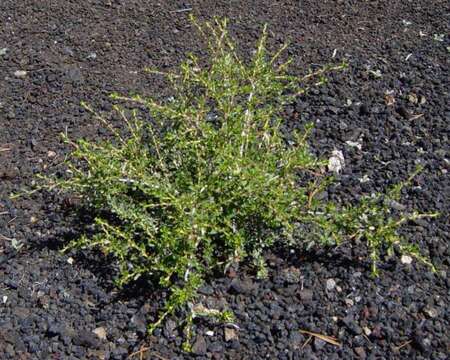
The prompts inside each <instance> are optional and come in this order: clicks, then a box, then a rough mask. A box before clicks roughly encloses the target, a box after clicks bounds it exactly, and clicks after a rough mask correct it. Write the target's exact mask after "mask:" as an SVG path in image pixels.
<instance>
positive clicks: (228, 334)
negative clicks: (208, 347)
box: [225, 327, 238, 342]
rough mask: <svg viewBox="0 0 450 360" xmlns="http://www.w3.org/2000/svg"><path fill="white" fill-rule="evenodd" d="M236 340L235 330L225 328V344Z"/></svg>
mask: <svg viewBox="0 0 450 360" xmlns="http://www.w3.org/2000/svg"><path fill="white" fill-rule="evenodd" d="M237 338H238V333H237V331H236V330H235V329H232V328H228V327H226V328H225V341H226V342H228V341H231V340H234V339H237Z"/></svg>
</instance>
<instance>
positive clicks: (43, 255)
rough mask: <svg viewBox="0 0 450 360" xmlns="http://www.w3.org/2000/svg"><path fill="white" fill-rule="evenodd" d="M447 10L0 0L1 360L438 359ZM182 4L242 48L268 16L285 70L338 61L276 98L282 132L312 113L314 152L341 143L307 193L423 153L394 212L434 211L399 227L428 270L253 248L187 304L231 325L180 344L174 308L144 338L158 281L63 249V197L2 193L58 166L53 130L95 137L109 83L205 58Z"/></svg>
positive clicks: (443, 352)
mask: <svg viewBox="0 0 450 360" xmlns="http://www.w3.org/2000/svg"><path fill="white" fill-rule="evenodd" d="M448 10H449V7H448V1H446V0H442V1H439V0H427V1H405V0H389V1H381V0H379V1H376V0H373V1H355V0H333V1H331V0H328V1H327V0H322V1H316V0H301V1H288V0H283V1H274V0H270V1H269V0H258V1H256V0H253V1H208V0H204V1H195V0H192V1H190V2H188V3H187V2H183V1H160V2H158V1H149V0H110V1H108V0H52V1H50V0H42V1H33V0H1V2H0V24H1V26H0V359H126V358H135V359H188V358H198V359H262V358H268V359H351V358H355V359H397V358H404V359H446V358H447V356H448V354H449V353H450V340H449V332H450V328H449V321H450V319H449V306H448V304H449V289H450V280H449V276H448V272H449V247H448V241H449V228H450V226H449V218H448V215H449V208H450V205H449V198H450V196H449V194H450V179H449V174H448V171H449V161H450V160H449V159H450V154H449V139H448V137H449V134H450V131H449V130H450V129H449V128H450V109H449V103H450V101H449V82H448V80H449V76H448V68H449V56H450V53H449V51H450V50H449V46H450V43H449V37H448V33H449V31H448V30H449V29H448V22H449V20H450V19H449V12H448ZM190 13H193V14H195V15H196V16H197V17H198V18H199V19H200V20H204V19H210V18H211V17H212V16H214V15H218V16H226V17H228V18H229V19H230V28H231V32H232V34H233V35H235V36H236V37H237V38H238V39H239V41H240V44H241V46H242V52H243V53H244V54H245V53H247V54H248V53H250V51H251V50H252V49H253V46H254V42H255V40H256V39H257V37H258V36H259V34H260V31H261V28H262V25H263V23H265V22H267V23H268V24H269V29H270V37H269V42H270V46H271V47H273V48H276V47H277V46H279V45H280V44H282V43H284V42H289V43H290V45H289V48H288V53H289V55H290V56H291V57H292V58H293V60H294V61H293V72H295V73H298V74H304V73H306V71H307V69H308V67H312V68H313V69H314V68H317V67H319V66H322V65H325V64H329V63H338V62H340V61H342V60H346V61H347V62H348V63H349V69H348V70H347V71H345V72H340V73H335V74H332V75H331V76H330V77H329V82H328V84H326V85H324V86H322V87H320V88H317V89H315V90H313V91H311V92H310V93H309V94H308V95H305V96H303V97H302V98H300V99H299V100H298V102H297V103H296V104H292V105H291V106H289V107H288V108H287V109H286V133H287V134H288V133H289V131H290V130H292V129H294V128H297V127H302V126H303V125H304V124H306V123H307V122H313V123H314V124H315V130H314V132H313V135H312V138H311V146H312V148H313V149H314V151H315V152H316V153H318V154H320V155H322V156H330V154H331V152H332V151H333V150H335V149H336V150H340V151H342V153H343V155H344V158H345V167H344V169H343V171H342V173H341V174H340V176H339V177H338V181H337V183H336V184H335V185H333V186H332V187H331V188H330V189H329V191H328V192H326V193H324V194H323V196H324V197H328V198H330V199H335V200H337V201H342V202H348V201H350V202H351V201H355V199H357V198H358V197H360V196H361V195H363V194H370V193H372V192H376V191H382V190H383V189H385V188H386V187H387V186H389V185H392V184H394V183H396V182H398V181H401V180H404V179H405V178H406V177H407V176H408V174H409V173H410V172H411V171H413V170H414V168H415V167H416V165H417V164H423V165H424V166H425V170H424V171H423V172H422V173H421V174H420V175H419V176H418V177H417V178H416V179H415V180H414V182H413V184H412V185H411V186H410V187H409V188H408V189H405V190H404V191H403V198H402V201H401V202H400V203H398V204H395V207H396V208H397V210H402V209H403V210H404V211H411V210H412V209H414V208H417V209H419V210H420V211H423V212H435V211H438V212H440V213H441V216H440V217H439V218H437V219H433V220H418V221H416V222H414V223H411V224H408V225H407V226H406V227H405V228H404V230H402V231H403V233H404V234H405V235H406V236H408V237H409V238H410V239H411V240H412V241H413V242H414V243H416V244H418V245H419V246H420V247H421V248H422V249H423V251H424V253H425V254H427V255H428V256H430V258H431V259H432V261H433V263H434V264H435V265H436V266H437V267H438V272H437V273H432V272H430V269H428V268H427V267H424V266H422V265H420V264H417V263H416V262H415V261H413V262H412V263H410V264H409V261H408V260H409V259H404V261H403V262H402V261H400V260H399V259H398V258H393V259H391V260H389V261H388V262H387V263H386V264H385V265H383V266H382V267H381V269H380V277H379V278H376V279H373V278H371V277H370V270H369V267H368V264H367V261H365V260H364V251H363V249H359V248H357V247H354V248H351V247H349V246H343V247H342V248H339V249H337V250H333V251H329V250H328V251H323V252H321V253H313V254H307V253H298V252H292V253H289V252H288V253H287V254H283V253H274V254H269V255H268V261H269V263H270V272H269V273H270V274H269V278H268V279H267V280H265V281H258V280H256V279H255V277H254V276H253V275H252V274H251V273H248V272H247V271H245V269H231V270H230V271H228V273H227V274H226V275H217V276H214V277H212V279H213V280H211V281H210V282H208V284H206V285H205V286H204V287H203V288H202V290H201V297H200V301H201V302H202V304H203V305H204V306H207V307H210V308H215V309H222V308H229V309H231V310H232V311H234V313H235V315H236V322H235V325H236V326H233V325H221V324H216V323H214V322H213V321H212V320H207V319H199V320H198V321H196V323H195V327H196V336H195V338H194V339H193V351H192V353H190V354H188V353H184V352H183V351H182V350H181V346H180V345H181V342H182V333H181V328H180V327H179V324H178V323H177V321H176V320H177V319H170V320H169V321H167V322H166V323H165V325H164V326H163V327H162V328H161V329H158V330H157V331H156V332H155V333H154V334H153V335H152V336H146V335H145V332H146V325H147V323H148V321H151V320H154V319H155V316H156V315H157V314H156V309H157V306H158V303H160V302H161V301H162V299H163V298H164V296H166V294H164V293H161V292H156V291H153V290H152V288H151V286H150V285H149V284H135V285H134V286H130V287H129V288H127V289H126V290H124V291H119V290H118V289H117V288H115V287H114V285H113V282H112V279H113V274H114V271H115V269H114V266H113V263H112V262H111V261H109V259H104V258H102V257H101V256H99V255H98V254H96V253H95V252H87V251H85V252H83V251H79V252H72V253H69V254H66V255H62V254H61V252H60V251H59V250H60V248H61V243H64V242H65V241H67V240H68V239H70V238H72V237H73V236H76V234H77V223H78V222H79V221H81V220H79V219H77V218H76V217H74V216H73V215H71V212H70V211H68V210H70V207H71V205H72V203H73V199H62V198H61V195H58V194H55V193H48V192H37V193H34V194H32V195H30V196H29V197H23V198H19V199H17V200H14V201H12V200H10V199H9V194H10V193H12V192H17V191H20V190H21V189H23V188H25V187H30V186H31V185H32V182H33V177H34V175H35V174H36V173H41V172H44V173H45V172H55V171H62V170H61V169H59V167H58V164H60V163H61V161H62V160H63V159H64V156H65V154H67V153H68V151H70V149H69V147H68V146H67V145H66V144H64V143H63V142H62V141H61V137H60V136H59V134H60V133H61V132H67V133H68V135H69V136H70V137H71V138H72V139H75V138H78V137H88V138H91V139H92V138H104V137H106V136H108V134H107V132H106V131H105V130H104V129H102V128H101V126H100V125H99V123H98V120H96V119H94V117H93V116H92V115H91V114H89V113H87V112H86V111H84V110H83V108H82V107H81V106H80V101H82V100H84V101H87V102H89V103H90V104H91V106H92V107H93V108H95V109H97V110H98V111H99V113H100V114H103V115H104V116H106V117H110V116H112V115H111V114H112V103H111V101H110V100H109V98H108V94H109V93H111V92H113V91H115V92H119V93H131V92H132V93H135V92H138V93H141V94H158V95H160V96H165V94H166V93H167V89H166V88H165V87H163V84H162V82H161V81H160V80H159V79H154V78H152V77H151V76H150V75H147V74H146V73H145V72H144V68H145V67H147V66H153V67H157V68H162V69H170V68H173V67H175V66H176V65H177V64H179V62H180V61H181V60H182V59H183V56H184V54H186V53H187V52H189V51H192V52H195V53H197V54H199V55H202V54H204V48H203V44H202V42H201V41H199V40H198V37H197V36H196V35H195V31H194V29H193V27H192V26H191V25H190V23H189V20H188V15H189V14H190ZM13 239H15V240H13ZM21 244H22V248H21V249H20V250H19V251H18V252H17V251H16V250H15V249H16V248H18V246H20V245H21ZM300 330H302V331H300ZM304 331H309V332H314V333H318V334H322V335H327V336H332V337H335V338H336V339H337V341H338V342H340V343H341V344H342V346H340V347H338V346H335V345H333V344H330V343H328V342H326V341H324V340H323V339H321V338H319V337H316V336H311V335H309V333H307V332H304ZM139 351H140V352H139ZM136 352H139V353H136ZM133 353H134V354H133Z"/></svg>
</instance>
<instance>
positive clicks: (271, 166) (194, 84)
mask: <svg viewBox="0 0 450 360" xmlns="http://www.w3.org/2000/svg"><path fill="white" fill-rule="evenodd" d="M194 23H195V22H194ZM195 24H196V23H195ZM196 26H197V28H198V30H199V32H200V34H202V35H203V37H204V38H205V39H206V40H207V48H208V50H209V55H210V56H209V57H208V58H207V59H198V58H197V57H196V56H194V55H189V56H188V58H187V60H186V61H185V62H183V63H182V64H181V66H180V68H179V71H178V72H176V73H167V74H163V73H160V72H157V71H151V72H153V73H156V74H161V75H163V76H165V77H166V78H167V80H168V83H169V84H170V86H171V88H172V90H173V94H174V96H173V97H172V98H171V99H168V100H166V101H162V102H158V101H156V100H154V99H152V98H143V97H141V96H132V97H123V96H120V95H117V94H115V95H113V98H114V99H116V100H118V101H124V100H125V101H129V102H130V101H131V102H132V103H136V106H142V105H144V106H145V107H146V108H147V109H148V111H149V113H150V116H149V117H148V118H147V119H141V118H140V116H138V113H137V112H136V111H135V112H134V113H133V116H125V112H124V111H123V110H122V109H121V108H120V107H119V106H116V110H117V111H118V113H119V114H121V115H122V117H123V120H124V122H125V124H126V128H127V130H128V133H127V134H126V135H124V134H123V133H120V132H118V131H117V130H116V129H115V128H113V127H112V126H111V125H110V124H109V123H108V122H106V121H105V120H102V121H104V122H105V125H106V126H108V128H109V129H110V130H111V132H112V134H113V140H105V141H100V142H91V141H86V140H83V139H81V140H78V141H76V142H72V141H71V140H70V139H68V138H67V136H65V140H66V141H67V142H68V143H70V144H72V145H73V146H74V148H75V149H74V151H73V152H72V154H71V157H70V158H69V159H68V160H67V167H68V169H69V170H68V171H69V174H70V176H69V177H68V178H66V179H57V178H52V179H49V183H47V185H46V186H47V187H51V188H54V187H56V188H60V189H64V190H66V191H68V192H70V193H75V194H77V195H80V196H81V197H82V199H83V202H84V204H86V205H87V206H89V207H91V208H92V209H94V210H95V211H96V214H97V217H96V219H95V228H96V232H95V234H93V235H84V236H82V237H81V238H79V239H77V240H76V241H75V242H73V243H71V244H70V245H69V247H77V248H80V247H98V248H100V249H101V250H102V251H103V252H104V253H105V254H112V255H113V256H114V257H115V259H117V262H118V265H119V267H120V276H119V278H118V284H119V285H123V284H126V283H128V282H130V281H134V280H136V279H138V278H139V277H140V276H143V275H145V276H150V277H151V278H152V279H154V280H155V281H157V283H159V285H160V286H162V287H164V288H167V289H169V290H170V296H169V298H168V299H167V301H166V304H165V308H164V309H161V310H162V313H161V314H160V316H159V319H158V320H157V321H156V322H155V323H154V324H153V325H152V326H151V329H153V328H154V327H155V326H158V325H159V324H161V322H162V321H163V319H164V318H165V317H166V316H167V315H170V314H173V313H174V311H176V310H177V309H183V308H185V307H186V305H187V304H188V303H189V302H192V301H193V300H194V299H195V296H196V294H197V289H198V288H199V286H201V284H202V283H203V281H204V280H205V278H206V277H208V275H209V274H211V272H212V271H213V270H214V269H222V270H223V269H224V268H226V267H227V266H228V265H230V264H232V263H235V262H241V261H244V260H245V261H247V262H249V263H253V264H254V265H255V267H256V269H257V272H258V275H259V276H262V277H263V276H265V275H266V269H265V262H264V257H263V255H264V252H265V250H266V249H268V248H270V247H272V246H273V245H274V244H275V243H277V245H281V246H285V247H295V248H301V247H303V246H335V245H338V244H340V243H342V242H343V241H356V240H360V241H365V242H366V244H367V249H368V256H369V258H370V260H371V262H372V269H373V272H374V273H376V266H377V263H378V262H379V261H380V259H381V257H380V254H381V253H382V251H383V250H384V249H386V248H387V249H388V250H389V251H392V250H393V249H394V246H397V245H398V246H397V248H398V250H399V251H400V253H411V254H412V255H414V256H415V257H417V258H419V259H421V260H423V261H426V259H425V258H424V257H422V256H420V254H419V252H418V251H417V249H415V248H413V247H411V246H410V245H408V243H407V242H406V241H405V240H404V239H402V238H400V237H399V235H398V234H397V229H398V227H399V226H400V225H401V224H402V223H404V222H405V221H407V220H408V219H410V218H417V217H423V216H434V214H429V215H427V214H417V213H414V214H410V215H408V214H406V215H400V216H399V217H394V216H393V215H391V213H390V207H389V201H390V199H392V198H395V197H398V196H399V193H400V188H401V186H402V185H399V186H397V187H396V188H395V189H394V190H392V191H390V192H388V194H387V195H386V196H382V195H376V196H374V197H367V198H364V199H363V200H362V201H361V202H360V203H359V204H357V205H354V206H350V205H348V206H338V205H337V204H333V203H327V202H324V201H321V200H319V199H317V197H316V194H318V193H319V192H320V191H321V190H322V189H323V188H325V187H326V186H327V184H328V183H329V182H330V181H331V180H332V179H331V178H330V177H327V176H324V175H320V174H323V171H322V170H323V168H324V166H325V161H323V160H321V159H318V158H315V157H314V156H313V155H312V153H311V152H310V151H309V149H308V144H307V138H308V133H309V131H310V129H311V128H310V126H307V127H306V128H305V130H304V131H303V132H296V133H294V134H293V135H292V137H290V138H289V140H287V139H286V138H285V137H284V136H283V134H282V132H281V129H280V128H281V125H282V121H283V119H282V112H283V106H284V105H285V104H287V103H290V102H292V101H294V100H295V98H296V97H297V96H298V95H299V94H302V93H303V92H304V91H306V90H307V88H308V85H307V84H308V83H311V82H312V83H313V85H314V84H317V83H321V82H323V75H324V74H325V73H326V72H327V71H330V70H340V69H344V68H345V64H340V65H338V66H335V67H328V68H324V69H322V70H320V71H317V72H315V73H310V74H308V75H307V76H305V77H304V78H302V79H299V78H298V77H295V76H291V75H289V74H288V73H287V67H288V64H289V62H282V61H281V60H280V55H281V54H282V52H283V50H284V47H283V48H282V49H281V50H280V51H278V52H277V53H275V54H274V55H269V53H268V51H267V50H266V37H267V31H266V28H264V31H263V33H262V37H261V39H260V40H259V42H258V45H257V48H256V51H255V52H254V55H253V58H252V59H251V61H248V62H246V61H244V60H242V59H241V58H240V57H239V56H238V53H237V51H236V48H235V43H234V41H233V40H232V38H231V37H230V36H229V35H228V32H227V24H226V21H221V20H215V22H214V23H206V24H204V25H198V24H196ZM207 33H208V35H207ZM201 60H202V61H203V60H206V61H207V64H206V65H204V66H202V65H201ZM85 106H86V108H88V109H90V110H91V111H92V109H91V108H89V106H87V105H85ZM195 309H196V308H195V307H191V313H189V314H188V315H187V320H188V323H190V322H191V321H192V318H193V317H194V316H196V315H205V314H206V315H213V316H218V317H222V318H223V319H226V320H230V314H229V313H226V312H225V313H219V312H215V311H213V310H207V309H204V308H202V309H203V310H202V311H198V307H197V310H195Z"/></svg>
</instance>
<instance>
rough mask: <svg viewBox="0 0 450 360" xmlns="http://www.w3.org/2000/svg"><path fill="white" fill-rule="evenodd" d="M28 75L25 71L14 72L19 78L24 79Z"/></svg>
mask: <svg viewBox="0 0 450 360" xmlns="http://www.w3.org/2000/svg"><path fill="white" fill-rule="evenodd" d="M27 74H28V73H27V72H26V71H25V70H17V71H15V72H14V76H17V77H24V76H27Z"/></svg>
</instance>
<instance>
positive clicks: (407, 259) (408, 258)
mask: <svg viewBox="0 0 450 360" xmlns="http://www.w3.org/2000/svg"><path fill="white" fill-rule="evenodd" d="M400 261H401V262H402V264H406V265H409V264H411V263H412V261H413V259H412V257H411V256H408V255H402V257H401V259H400Z"/></svg>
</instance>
